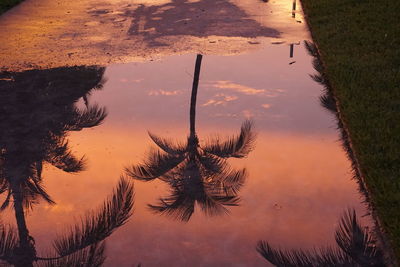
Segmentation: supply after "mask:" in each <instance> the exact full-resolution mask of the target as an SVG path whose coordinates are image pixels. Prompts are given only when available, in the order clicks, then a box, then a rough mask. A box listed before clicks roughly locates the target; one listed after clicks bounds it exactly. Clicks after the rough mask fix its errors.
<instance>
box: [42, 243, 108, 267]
mask: <svg viewBox="0 0 400 267" xmlns="http://www.w3.org/2000/svg"><path fill="white" fill-rule="evenodd" d="M104 252H105V242H104V241H103V242H100V243H95V244H93V245H91V246H89V247H87V248H85V249H82V250H79V251H78V252H75V253H73V254H70V255H68V256H65V257H62V258H59V259H51V260H47V259H46V258H43V259H39V260H45V261H44V262H41V263H39V264H38V266H43V267H65V266H68V267H99V266H102V265H103V263H104V261H105V258H106V257H105V255H104Z"/></svg>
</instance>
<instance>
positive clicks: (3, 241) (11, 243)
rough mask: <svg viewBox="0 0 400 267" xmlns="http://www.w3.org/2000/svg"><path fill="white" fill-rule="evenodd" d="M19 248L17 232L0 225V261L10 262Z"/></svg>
mask: <svg viewBox="0 0 400 267" xmlns="http://www.w3.org/2000/svg"><path fill="white" fill-rule="evenodd" d="M17 246H18V236H17V233H16V230H15V229H14V228H11V227H7V226H5V225H0V260H3V261H10V260H11V258H12V256H13V251H14V250H15V248H16V247H17Z"/></svg>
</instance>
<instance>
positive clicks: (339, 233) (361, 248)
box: [335, 210, 383, 266]
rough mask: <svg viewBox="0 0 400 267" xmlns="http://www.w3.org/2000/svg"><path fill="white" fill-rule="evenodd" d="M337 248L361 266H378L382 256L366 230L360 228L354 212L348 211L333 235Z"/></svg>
mask: <svg viewBox="0 0 400 267" xmlns="http://www.w3.org/2000/svg"><path fill="white" fill-rule="evenodd" d="M335 239H336V243H337V244H338V246H339V248H340V249H341V250H342V251H343V252H344V253H346V254H347V255H348V256H349V257H351V258H352V259H353V260H354V261H355V262H356V263H357V264H359V265H361V266H379V264H381V263H383V254H382V251H381V250H380V249H378V248H377V246H376V244H375V243H376V242H375V240H374V239H373V238H372V236H371V234H370V233H369V232H368V230H367V229H366V228H363V227H361V225H360V223H359V222H358V220H357V216H356V213H355V211H354V210H353V211H351V210H348V211H347V213H345V214H344V215H343V216H342V218H341V219H340V224H339V227H338V229H337V230H336V233H335Z"/></svg>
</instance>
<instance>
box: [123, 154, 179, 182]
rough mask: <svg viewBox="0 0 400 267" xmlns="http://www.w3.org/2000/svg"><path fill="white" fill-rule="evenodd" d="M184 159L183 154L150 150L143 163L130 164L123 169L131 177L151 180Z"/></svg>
mask: <svg viewBox="0 0 400 267" xmlns="http://www.w3.org/2000/svg"><path fill="white" fill-rule="evenodd" d="M184 159H185V157H184V155H175V154H172V155H171V154H164V153H161V152H160V151H158V150H151V151H150V152H149V153H148V155H147V159H146V160H145V161H144V163H143V164H141V165H137V166H131V167H130V168H126V169H125V171H126V172H127V174H128V175H129V176H131V177H132V178H135V179H138V180H142V181H151V180H154V179H156V178H158V177H160V176H163V175H164V174H166V173H167V172H169V171H171V170H172V169H173V168H175V167H177V166H178V165H179V164H180V163H181V162H182V161H183V160H184Z"/></svg>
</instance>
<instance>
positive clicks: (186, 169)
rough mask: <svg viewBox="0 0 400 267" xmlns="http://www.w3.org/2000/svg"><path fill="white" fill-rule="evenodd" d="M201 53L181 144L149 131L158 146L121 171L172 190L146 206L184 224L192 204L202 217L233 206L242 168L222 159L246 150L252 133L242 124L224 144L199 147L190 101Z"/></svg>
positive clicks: (193, 102) (193, 104)
mask: <svg viewBox="0 0 400 267" xmlns="http://www.w3.org/2000/svg"><path fill="white" fill-rule="evenodd" d="M201 59H202V55H197V59H196V67H195V74H194V81H193V88H192V95H191V102H190V133H189V136H188V138H187V142H186V144H178V143H174V142H173V141H171V140H166V139H163V138H160V137H157V136H156V135H154V134H152V133H149V135H150V138H151V139H152V140H153V141H154V142H155V143H156V144H157V145H158V146H159V148H161V150H162V151H160V150H153V151H151V152H150V154H149V155H148V157H147V160H146V161H145V162H144V163H143V164H140V165H137V166H132V167H130V168H127V173H128V174H129V175H130V176H131V177H133V178H134V179H138V180H142V181H151V180H154V179H156V178H158V179H160V180H162V181H164V182H166V183H168V184H169V185H170V186H171V187H172V192H171V195H170V196H169V197H166V198H161V199H160V202H159V204H158V205H149V206H150V208H151V209H152V210H154V211H156V212H160V213H165V214H167V215H170V216H172V217H175V218H177V219H180V220H183V221H188V220H189V219H190V217H191V215H192V214H193V212H194V206H195V203H196V202H197V203H198V204H199V205H200V207H201V209H202V210H203V211H204V212H205V213H206V214H208V215H216V214H220V213H223V212H227V209H226V208H225V206H236V205H238V201H239V198H238V197H237V193H238V191H239V189H240V188H241V186H242V185H243V183H244V180H245V176H246V171H245V169H242V170H239V171H235V170H231V169H230V168H229V166H228V165H227V162H226V159H228V158H231V157H234V158H242V157H245V156H246V155H248V153H249V152H250V151H251V150H252V147H253V143H254V142H253V141H254V139H255V135H254V133H253V130H252V124H251V122H249V121H246V122H244V123H243V125H242V128H241V132H240V135H239V136H236V137H233V138H230V139H229V140H227V141H220V140H219V139H218V138H216V139H213V140H210V142H209V143H208V144H206V145H204V146H200V144H199V139H198V137H197V134H196V130H195V113H196V97H197V88H198V83H199V76H200V66H201Z"/></svg>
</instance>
